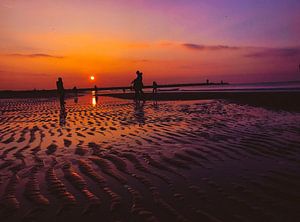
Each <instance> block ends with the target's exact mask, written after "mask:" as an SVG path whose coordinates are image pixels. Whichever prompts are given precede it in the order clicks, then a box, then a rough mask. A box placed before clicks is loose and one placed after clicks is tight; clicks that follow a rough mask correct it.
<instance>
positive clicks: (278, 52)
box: [245, 47, 300, 58]
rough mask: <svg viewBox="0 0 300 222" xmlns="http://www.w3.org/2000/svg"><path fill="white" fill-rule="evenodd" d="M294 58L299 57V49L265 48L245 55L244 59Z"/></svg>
mask: <svg viewBox="0 0 300 222" xmlns="http://www.w3.org/2000/svg"><path fill="white" fill-rule="evenodd" d="M295 56H300V47H294V48H266V49H261V50H259V51H257V52H252V53H248V54H246V55H245V57H250V58H267V57H272V58H274V57H279V58H287V57H295Z"/></svg>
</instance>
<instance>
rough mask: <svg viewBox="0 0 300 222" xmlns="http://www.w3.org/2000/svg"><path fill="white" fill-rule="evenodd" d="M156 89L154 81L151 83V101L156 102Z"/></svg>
mask: <svg viewBox="0 0 300 222" xmlns="http://www.w3.org/2000/svg"><path fill="white" fill-rule="evenodd" d="M157 88H158V85H157V83H156V82H155V81H153V83H152V94H153V100H157Z"/></svg>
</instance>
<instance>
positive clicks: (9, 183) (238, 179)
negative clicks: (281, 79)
mask: <svg viewBox="0 0 300 222" xmlns="http://www.w3.org/2000/svg"><path fill="white" fill-rule="evenodd" d="M0 111H1V113H2V115H1V117H0V119H1V120H0V121H1V126H0V198H1V208H0V214H1V218H2V219H3V220H1V221H67V220H68V221H82V220H85V221H99V220H101V221H195V222H196V221H214V222H219V221H295V218H299V217H300V214H299V209H298V203H299V191H300V190H299V185H300V177H299V161H300V155H299V143H300V113H297V112H287V111H275V110H269V109H265V108H262V107H254V106H250V105H245V104H237V103H231V102H229V101H227V100H217V99H210V100H194V101H159V102H157V103H153V102H152V101H147V102H146V103H145V104H135V103H134V102H133V101H131V100H125V99H119V98H112V97H105V96H98V97H97V98H96V97H92V95H90V94H88V95H85V96H82V97H80V98H79V102H78V103H75V102H74V101H73V99H68V100H66V108H65V110H62V109H60V107H59V103H58V102H57V101H56V99H55V98H45V99H41V98H30V99H1V100H0Z"/></svg>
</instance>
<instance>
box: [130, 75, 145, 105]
mask: <svg viewBox="0 0 300 222" xmlns="http://www.w3.org/2000/svg"><path fill="white" fill-rule="evenodd" d="M136 75H137V77H136V78H135V79H134V80H133V81H132V82H131V84H132V87H133V89H134V91H135V101H136V102H140V101H141V100H143V101H145V96H144V92H143V87H144V84H143V73H142V72H140V71H136Z"/></svg>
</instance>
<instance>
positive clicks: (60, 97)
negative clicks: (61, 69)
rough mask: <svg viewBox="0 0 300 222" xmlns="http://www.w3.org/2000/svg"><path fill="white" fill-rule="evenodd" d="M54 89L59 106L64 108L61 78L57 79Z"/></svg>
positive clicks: (63, 90) (63, 89)
mask: <svg viewBox="0 0 300 222" xmlns="http://www.w3.org/2000/svg"><path fill="white" fill-rule="evenodd" d="M56 87H57V92H58V96H59V102H60V106H61V107H62V106H63V107H65V88H64V83H63V81H62V78H61V77H59V78H58V80H57V81H56Z"/></svg>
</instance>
